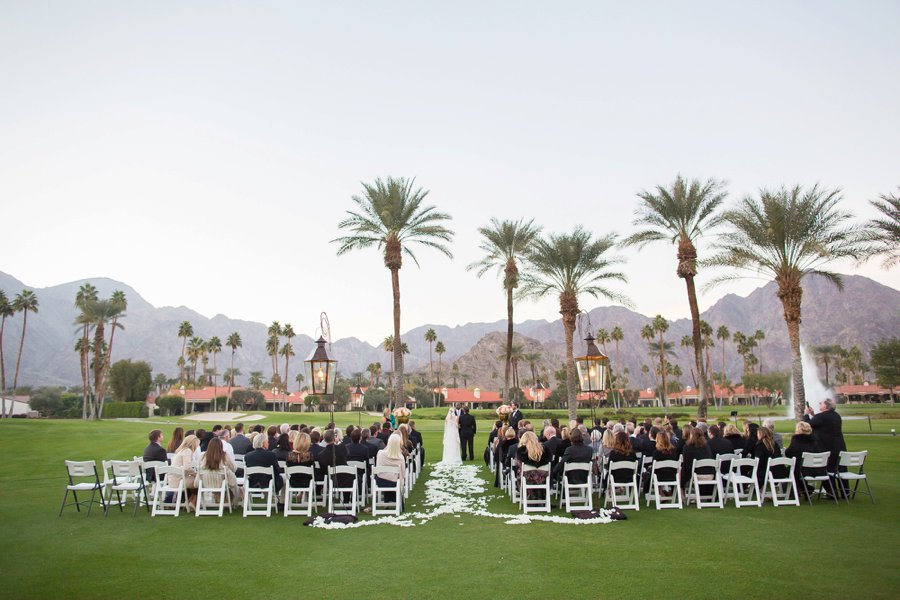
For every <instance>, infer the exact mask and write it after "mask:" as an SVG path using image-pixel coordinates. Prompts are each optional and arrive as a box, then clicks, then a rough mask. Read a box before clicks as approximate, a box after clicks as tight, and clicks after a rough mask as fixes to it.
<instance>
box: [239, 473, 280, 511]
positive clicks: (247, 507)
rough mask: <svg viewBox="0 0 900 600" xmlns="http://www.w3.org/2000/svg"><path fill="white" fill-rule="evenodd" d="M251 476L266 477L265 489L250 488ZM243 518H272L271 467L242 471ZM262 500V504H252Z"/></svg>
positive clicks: (273, 478) (273, 496)
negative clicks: (259, 516) (260, 516)
mask: <svg viewBox="0 0 900 600" xmlns="http://www.w3.org/2000/svg"><path fill="white" fill-rule="evenodd" d="M251 475H268V476H269V483H268V485H267V486H266V487H261V488H258V487H251V486H250V476H251ZM244 477H246V482H245V483H244V516H245V517H247V516H250V515H265V516H267V517H270V516H272V505H273V504H275V469H274V468H272V467H246V468H245V469H244ZM254 500H262V501H263V504H259V503H256V502H254Z"/></svg>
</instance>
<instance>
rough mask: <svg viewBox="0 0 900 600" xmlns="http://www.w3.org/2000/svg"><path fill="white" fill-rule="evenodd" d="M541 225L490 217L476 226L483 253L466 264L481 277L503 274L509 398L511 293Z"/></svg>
mask: <svg viewBox="0 0 900 600" xmlns="http://www.w3.org/2000/svg"><path fill="white" fill-rule="evenodd" d="M540 231H541V228H540V227H538V226H536V225H534V220H533V219H532V220H531V221H528V222H527V223H526V222H525V221H524V219H519V220H518V221H499V220H497V219H496V218H491V222H490V225H489V226H487V227H479V228H478V233H480V234H481V245H480V246H479V248H480V250H481V251H482V252H484V253H485V256H484V257H483V258H482V259H481V260H479V261H478V262H474V263H472V264H470V265H469V266H468V267H466V270H467V271H471V270H475V273H476V275H477V276H478V277H481V276H482V275H484V274H485V273H487V272H488V271H490V270H491V269H496V270H497V273H498V275H499V274H500V273H502V274H503V289H504V290H505V291H506V362H505V366H504V372H503V397H504V398H509V374H510V367H511V365H512V363H511V362H510V354H511V353H512V345H513V292H514V291H515V289H516V288H518V287H519V262H521V261H523V260H524V259H525V258H526V257H527V254H528V251H529V249H530V248H531V245H532V243H533V242H534V241H535V239H537V236H538V234H539V233H540Z"/></svg>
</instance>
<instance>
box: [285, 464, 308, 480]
mask: <svg viewBox="0 0 900 600" xmlns="http://www.w3.org/2000/svg"><path fill="white" fill-rule="evenodd" d="M314 474H315V469H313V468H312V467H304V466H302V465H295V466H293V467H285V469H284V476H285V477H287V478H288V480H290V478H291V475H309V476H310V477H312V476H313V475H314Z"/></svg>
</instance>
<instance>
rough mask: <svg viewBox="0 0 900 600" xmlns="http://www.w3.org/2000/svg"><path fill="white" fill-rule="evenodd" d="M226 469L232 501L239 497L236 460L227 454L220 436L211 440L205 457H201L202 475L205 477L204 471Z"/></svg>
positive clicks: (204, 454) (226, 478)
mask: <svg viewBox="0 0 900 600" xmlns="http://www.w3.org/2000/svg"><path fill="white" fill-rule="evenodd" d="M223 468H224V469H225V480H226V481H227V482H228V491H229V493H230V495H231V501H232V503H234V502H235V500H236V499H237V497H238V496H237V478H236V477H235V474H234V472H235V465H234V461H233V460H232V459H231V458H229V457H228V455H227V454H225V450H224V448H223V446H222V440H220V439H219V438H215V437H214V438H213V439H211V440H209V445H208V446H206V452H204V453H203V458H201V459H200V473H199V475H200V477H201V478H202V477H203V471H204V470H206V471H219V470H220V469H223Z"/></svg>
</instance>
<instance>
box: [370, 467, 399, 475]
mask: <svg viewBox="0 0 900 600" xmlns="http://www.w3.org/2000/svg"><path fill="white" fill-rule="evenodd" d="M384 473H393V474H395V475H397V476H398V477H399V476H400V467H388V466H382V467H378V466H375V467H372V475H382V474H384Z"/></svg>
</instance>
